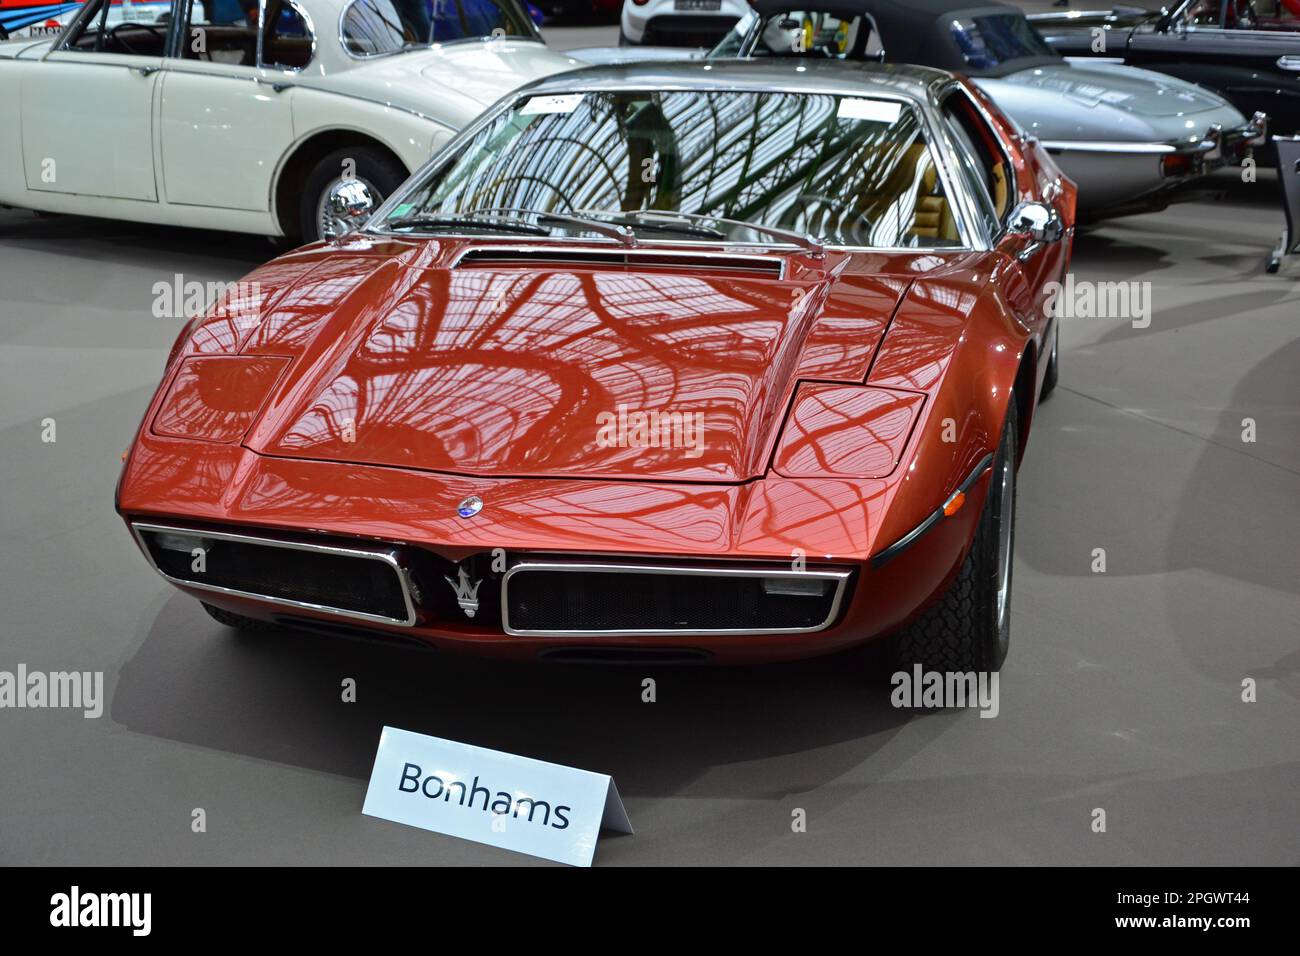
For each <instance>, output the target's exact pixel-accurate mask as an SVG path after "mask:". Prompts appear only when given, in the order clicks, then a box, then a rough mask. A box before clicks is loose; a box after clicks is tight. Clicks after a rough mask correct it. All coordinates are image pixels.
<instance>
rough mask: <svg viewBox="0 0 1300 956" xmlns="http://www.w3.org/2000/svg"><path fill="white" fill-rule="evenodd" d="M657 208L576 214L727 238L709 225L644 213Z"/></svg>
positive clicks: (636, 225) (634, 224)
mask: <svg viewBox="0 0 1300 956" xmlns="http://www.w3.org/2000/svg"><path fill="white" fill-rule="evenodd" d="M654 211H655V210H633V211H631V212H608V211H606V210H604V209H579V210H577V211H576V214H577V215H579V216H588V217H590V218H593V219H594V218H599V219H601V220H602V221H603V222H608V223H613V224H614V225H618V226H631V227H632V228H634V229H649V230H653V231H654V232H676V233H680V234H682V235H684V236H700V237H701V238H704V239H726V238H727V234H726V233H725V232H723V231H722V230H720V229H711V228H709V227H708V226H693V225H691V224H690V223H687V222H671V221H665V222H658V221H655V220H654V219H652V218H651V217H648V216H645V215H643V213H645V212H654Z"/></svg>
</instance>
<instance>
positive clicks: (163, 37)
mask: <svg viewBox="0 0 1300 956" xmlns="http://www.w3.org/2000/svg"><path fill="white" fill-rule="evenodd" d="M123 27H134V28H135V29H137V30H148V31H149V32H150V33H152V34H153V35H154V36H156V37H157V38H158V40H159V41H160V42H161V43H162V45H163V46H164V47H166V46H167V34H165V33H164V32H163V31H162V28H161V27H159V26H158V25H157V24H154V23H131V22H130V21H123V22H122V23H119V24H117V25H116V26H114V27H113V28H112V29H110V30H109V31H108V38H109V40H111V41H112V42H113V43H116V44H117V45H118V46H120V47H121V48H122V49H123V50H125V51H126V52H127V53H131V54H134V55H135V56H149V54H148V53H141V52H140V51H139V50H137V49H136V48H135V47H133V46H131V44H130V43H129V42H127V41H126V40H125V39H123V38H122V37H120V36H118V35H117V31H118V30H121V29H122V28H123Z"/></svg>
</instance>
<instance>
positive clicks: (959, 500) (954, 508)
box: [943, 491, 966, 518]
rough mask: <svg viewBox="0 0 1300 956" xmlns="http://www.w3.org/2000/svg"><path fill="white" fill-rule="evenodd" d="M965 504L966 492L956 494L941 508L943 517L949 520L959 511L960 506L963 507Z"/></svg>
mask: <svg viewBox="0 0 1300 956" xmlns="http://www.w3.org/2000/svg"><path fill="white" fill-rule="evenodd" d="M965 503H966V492H964V491H959V492H957V493H956V494H955V495H953V496H952V497H951V498H949V499H948V500H947V501H946V502H944V506H943V514H944V517H945V518H951V517H952V516H953V515H955V514H956V513H957V512H958V511H961V506H962V505H964V504H965Z"/></svg>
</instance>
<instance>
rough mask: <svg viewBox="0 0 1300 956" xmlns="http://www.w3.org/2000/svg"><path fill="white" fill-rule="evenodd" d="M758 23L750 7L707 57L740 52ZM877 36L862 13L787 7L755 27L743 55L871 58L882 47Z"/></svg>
mask: <svg viewBox="0 0 1300 956" xmlns="http://www.w3.org/2000/svg"><path fill="white" fill-rule="evenodd" d="M758 25H759V16H758V14H757V13H755V12H754V11H753V10H749V11H746V13H745V15H744V16H743V17H741V18H740V20H738V21H737V22H736V25H735V27H734V28H733V29H732V30H731V32H730V33H728V34H727V35H726V36H725V37H723V38H722V40H721V41H720V42H719V43H718V45H717V46H715V47H714V48H713V49H712V50H710V51H709V53H708V58H709V59H727V58H729V57H737V56H740V52H741V50H742V49H744V44H745V40H746V38H747V37H749V36H750V34H751V33H754V32H755V30H754V28H755V27H756V26H758ZM882 49H883V48H882V47H881V45H880V37H879V36H878V35H876V33H875V31H873V30H872V29H871V21H870V20H868V19H867V18H866V17H863V16H858V15H852V14H850V15H848V16H845V15H843V14H835V13H827V12H825V11H819V10H796V9H791V10H788V11H785V12H782V13H777V14H774V15H772V16H769V17H767V18H766V19H765V20H763V21H762V29H761V30H759V31H757V33H756V35H755V37H754V41H753V43H752V44H751V46H750V48H749V50H748V53H747V55H748V56H751V57H807V58H809V59H814V60H874V59H879V55H880V53H881V51H882Z"/></svg>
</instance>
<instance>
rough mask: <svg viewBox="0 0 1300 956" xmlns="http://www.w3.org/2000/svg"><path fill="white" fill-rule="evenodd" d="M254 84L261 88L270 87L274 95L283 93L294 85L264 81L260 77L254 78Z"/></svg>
mask: <svg viewBox="0 0 1300 956" xmlns="http://www.w3.org/2000/svg"><path fill="white" fill-rule="evenodd" d="M253 82H254V83H257V84H258V85H259V86H269V87H270V88H271V92H273V93H283V92H284V91H285V90H287V89H289V88H290V87H291V86H293V84H292V83H273V82H271V81H270V80H264V79H262V78H261V77H260V76H258V77H254V78H253Z"/></svg>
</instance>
